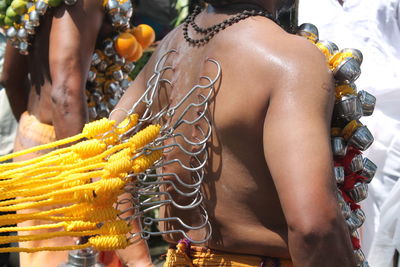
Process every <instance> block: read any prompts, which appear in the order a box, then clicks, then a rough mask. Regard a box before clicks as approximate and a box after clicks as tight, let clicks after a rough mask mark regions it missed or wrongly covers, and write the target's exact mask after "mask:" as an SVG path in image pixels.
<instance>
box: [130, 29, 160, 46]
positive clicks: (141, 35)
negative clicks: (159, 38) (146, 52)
mask: <svg viewBox="0 0 400 267" xmlns="http://www.w3.org/2000/svg"><path fill="white" fill-rule="evenodd" d="M133 35H134V36H135V37H136V40H137V41H138V42H139V43H140V44H141V46H142V47H143V49H146V48H147V47H148V46H149V45H151V44H152V43H153V42H154V40H155V39H156V33H155V32H154V30H153V28H152V27H150V26H149V25H147V24H140V25H138V26H136V27H135V28H134V29H133Z"/></svg>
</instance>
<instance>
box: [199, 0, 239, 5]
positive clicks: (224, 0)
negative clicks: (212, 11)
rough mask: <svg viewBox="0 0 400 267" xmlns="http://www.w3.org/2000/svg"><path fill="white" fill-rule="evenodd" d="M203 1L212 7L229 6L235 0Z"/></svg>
mask: <svg viewBox="0 0 400 267" xmlns="http://www.w3.org/2000/svg"><path fill="white" fill-rule="evenodd" d="M203 1H204V2H206V3H209V4H211V5H213V6H218V5H225V4H231V3H233V2H235V0H203Z"/></svg>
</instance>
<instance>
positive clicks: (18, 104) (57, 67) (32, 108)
mask: <svg viewBox="0 0 400 267" xmlns="http://www.w3.org/2000/svg"><path fill="white" fill-rule="evenodd" d="M104 18H105V11H104V9H103V7H102V1H98V0H78V1H77V3H76V4H75V5H73V6H66V5H61V6H60V7H58V8H54V9H49V10H48V11H47V13H46V15H45V16H44V17H43V18H42V19H41V25H40V26H39V27H38V28H37V32H36V35H35V37H34V41H33V44H32V48H31V49H30V54H29V56H28V57H24V56H21V55H19V53H18V51H17V50H16V49H14V48H13V47H12V46H11V45H10V44H8V46H7V51H6V56H5V63H4V70H3V74H2V79H1V80H2V83H3V84H4V85H5V87H6V88H7V94H8V97H9V99H10V104H11V107H12V109H13V112H14V115H15V117H16V118H17V119H19V118H20V116H21V114H22V113H23V112H24V111H28V112H29V113H30V114H31V115H33V116H35V117H36V118H37V119H38V120H39V121H40V122H41V123H45V124H48V125H53V126H54V128H55V133H56V137H57V139H62V138H65V137H69V136H73V135H75V134H78V133H80V132H81V131H82V128H83V126H84V124H85V123H86V122H87V121H88V115H87V106H86V97H85V85H86V78H87V74H88V71H89V68H90V63H91V56H92V54H93V51H94V48H95V44H96V41H97V39H98V38H99V39H100V40H101V39H102V38H101V36H102V35H105V34H108V33H109V25H106V24H105V23H104ZM28 74H29V76H28ZM28 77H30V79H28ZM27 92H29V93H27ZM28 94H29V95H28ZM29 145H30V146H36V145H40V143H37V142H35V141H32V143H31V144H29ZM29 157H31V156H30V155H27V156H26V157H20V158H19V159H18V160H24V159H27V158H29ZM31 224H35V222H32V221H30V222H25V223H23V224H20V225H31ZM74 244H75V240H74V239H72V238H63V239H58V241H52V240H48V241H36V242H32V243H29V242H26V243H21V246H24V247H26V246H33V247H42V246H55V245H58V246H60V245H61V246H64V245H74ZM136 247H139V248H134V247H130V248H128V249H127V250H126V251H122V256H121V259H122V261H123V262H124V263H125V264H128V265H129V266H147V265H151V259H150V257H149V256H148V248H147V246H146V244H145V243H144V242H141V243H138V245H136ZM131 249H135V250H136V251H137V253H136V254H135V255H138V256H140V260H134V259H133V258H132V257H128V255H129V251H130V250H131ZM67 253H68V252H67V251H63V252H38V253H33V254H27V253H21V254H20V263H21V264H20V266H22V267H25V266H29V267H34V266H49V267H50V266H51V267H53V266H57V265H58V264H60V263H63V262H66V261H67ZM142 254H143V255H144V256H142Z"/></svg>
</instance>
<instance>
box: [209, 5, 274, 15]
mask: <svg viewBox="0 0 400 267" xmlns="http://www.w3.org/2000/svg"><path fill="white" fill-rule="evenodd" d="M246 9H247V10H267V9H266V8H265V7H263V6H262V5H259V4H256V3H244V2H238V3H232V4H225V5H218V6H208V12H214V13H227V14H236V13H238V12H241V11H243V10H246Z"/></svg>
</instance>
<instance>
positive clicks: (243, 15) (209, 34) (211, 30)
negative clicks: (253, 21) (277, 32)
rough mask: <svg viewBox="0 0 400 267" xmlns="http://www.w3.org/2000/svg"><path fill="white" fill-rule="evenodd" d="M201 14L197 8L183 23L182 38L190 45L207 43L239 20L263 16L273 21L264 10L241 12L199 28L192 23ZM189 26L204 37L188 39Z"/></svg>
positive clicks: (269, 14)
mask: <svg viewBox="0 0 400 267" xmlns="http://www.w3.org/2000/svg"><path fill="white" fill-rule="evenodd" d="M200 12H201V8H200V7H199V6H197V7H196V8H195V10H194V11H193V13H192V14H190V15H189V16H188V17H187V19H186V20H185V23H184V24H183V37H184V38H185V40H186V41H187V42H188V43H190V44H192V45H197V46H200V45H204V44H206V43H208V42H209V41H210V40H211V39H212V38H213V37H214V36H215V35H216V34H217V33H218V32H219V31H221V30H224V29H225V28H226V27H229V26H231V25H233V24H235V23H237V22H239V21H241V20H244V19H247V18H248V17H254V16H263V17H266V18H268V19H271V20H273V21H275V19H274V18H273V16H272V15H271V13H269V12H268V11H266V10H243V11H241V12H239V13H237V14H236V15H234V16H232V17H230V18H228V19H225V20H224V21H222V22H221V23H218V24H215V25H213V26H210V27H208V28H201V27H200V26H198V25H197V24H196V22H195V21H194V20H195V18H196V17H197V15H199V14H200ZM189 25H190V26H192V28H193V29H194V30H195V31H196V32H197V33H199V34H202V35H205V36H204V37H203V38H199V39H193V38H191V37H189V33H188V29H189Z"/></svg>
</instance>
